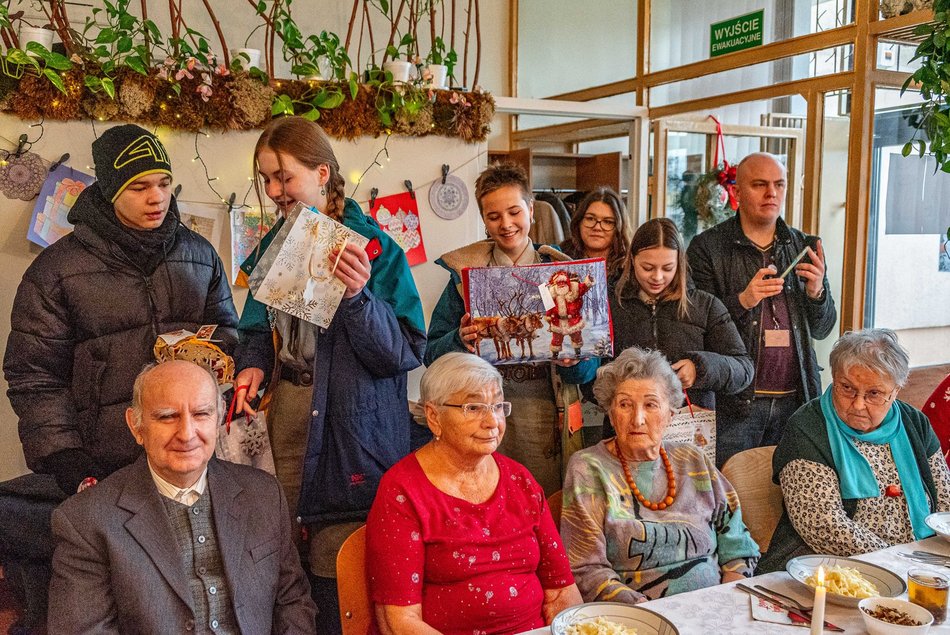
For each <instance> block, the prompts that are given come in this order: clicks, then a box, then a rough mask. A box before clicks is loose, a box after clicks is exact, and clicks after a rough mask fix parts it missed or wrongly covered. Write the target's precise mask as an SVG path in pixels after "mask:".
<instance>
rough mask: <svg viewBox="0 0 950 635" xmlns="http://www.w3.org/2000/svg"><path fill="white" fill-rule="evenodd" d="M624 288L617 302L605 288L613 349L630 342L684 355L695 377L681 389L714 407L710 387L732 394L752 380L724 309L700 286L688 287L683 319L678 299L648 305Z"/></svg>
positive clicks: (671, 355) (674, 359)
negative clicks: (680, 316) (686, 306)
mask: <svg viewBox="0 0 950 635" xmlns="http://www.w3.org/2000/svg"><path fill="white" fill-rule="evenodd" d="M628 288H630V289H631V293H629V294H627V293H626V292H625V293H624V298H623V303H622V304H621V302H620V301H618V299H617V295H616V293H614V292H613V290H611V292H610V315H611V318H612V319H613V325H614V351H615V352H616V353H618V354H619V352H620V351H622V350H624V349H625V348H628V347H630V346H639V347H640V348H652V349H654V350H658V351H660V352H662V353H663V354H664V355H666V358H667V359H668V360H669V361H670V363H671V364H672V363H673V362H677V361H679V360H681V359H689V360H690V361H692V362H693V363H694V364H695V365H696V382H695V383H694V384H693V386H692V388H690V389H689V390H688V391H687V393H688V394H689V399H690V401H691V402H692V403H694V404H696V405H699V406H702V407H704V408H710V409H712V408H715V404H716V400H715V393H720V394H730V395H731V394H735V393H737V392H739V391H741V390H742V389H743V388H745V387H746V386H748V385H749V384H750V383H751V382H752V375H753V372H754V368H753V366H752V360H751V359H749V356H748V354H747V353H746V350H745V346H744V345H743V344H742V339H741V338H740V337H739V333H738V331H736V325H735V324H733V323H732V318H731V317H729V312H728V311H726V307H724V306H723V305H722V302H720V301H719V300H718V299H716V298H715V297H713V296H712V295H710V294H708V293H706V292H705V291H699V290H697V289H690V290H689V291H688V292H687V298H688V299H689V313H688V315H687V317H686V319H680V318H679V316H678V315H677V311H678V309H679V302H678V301H668V302H661V303H659V304H657V305H652V306H651V305H648V304H647V303H646V302H644V301H643V300H641V299H640V298H639V297H637V295H636V291H634V290H633V288H632V285H631V287H628Z"/></svg>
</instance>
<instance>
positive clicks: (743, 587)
mask: <svg viewBox="0 0 950 635" xmlns="http://www.w3.org/2000/svg"><path fill="white" fill-rule="evenodd" d="M736 588H737V589H740V590H742V591H745V592H746V593H748V594H749V595H754V596H755V597H757V598H760V599H763V600H765V601H766V602H771V603H772V604H774V605H775V606H777V607H779V608H781V609H782V610H784V611H788V613H789V614H790V615H795V616H796V617H799V618H801V619H803V620H805V621H806V622H807V623H808V624H811V617H810V616H808V615H806V614H805V613H803V612H802V611H800V610H798V609H797V608H796V607H794V606H792V605H791V604H789V603H787V602H783V601H781V600H779V599H777V598H774V597H772V596H771V595H766V594H765V593H762V592H760V591H756V590H755V589H753V588H751V587H747V586H746V585H744V584H742V583H741V582H740V583H738V584H736ZM824 630H826V631H833V632H835V633H843V632H844V629H843V628H841V627H839V626H835V625H834V624H832V623H831V622H825V623H824Z"/></svg>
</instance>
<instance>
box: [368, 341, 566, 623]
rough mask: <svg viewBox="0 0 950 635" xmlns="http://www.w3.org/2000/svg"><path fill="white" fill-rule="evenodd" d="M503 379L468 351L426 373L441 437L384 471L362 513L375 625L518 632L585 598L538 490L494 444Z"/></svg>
mask: <svg viewBox="0 0 950 635" xmlns="http://www.w3.org/2000/svg"><path fill="white" fill-rule="evenodd" d="M501 385H502V380H501V375H500V374H499V373H498V371H497V370H496V369H495V368H494V367H493V366H491V365H490V364H489V363H488V362H486V361H484V360H483V359H481V358H479V357H477V356H475V355H470V354H468V353H448V354H446V355H443V356H442V357H440V358H439V359H438V360H436V361H435V362H433V364H432V365H431V366H430V367H429V368H428V370H426V373H425V375H423V378H422V384H421V387H420V390H421V400H420V401H421V402H422V403H423V404H424V405H425V415H426V421H427V423H428V425H429V429H430V430H431V431H432V434H433V437H434V439H433V440H432V441H431V442H430V443H428V444H427V445H425V446H423V447H422V448H420V449H419V450H418V451H417V452H415V453H414V454H410V455H409V456H407V457H406V458H404V459H403V460H401V461H400V462H399V463H397V464H396V465H394V466H393V467H392V468H391V469H390V470H389V471H388V472H387V473H386V474H385V476H383V479H382V481H381V483H380V486H379V491H378V492H377V494H376V500H375V502H374V503H373V508H372V510H371V511H370V513H369V518H368V519H367V521H366V528H367V558H366V560H367V562H368V563H371V566H370V567H369V568H368V571H367V575H368V578H369V587H370V597H371V599H372V601H373V602H374V604H375V607H376V608H375V616H376V629H377V630H376V632H379V633H383V634H385V635H390V634H392V635H401V634H403V633H406V634H410V633H411V634H412V635H426V634H433V633H445V634H446V635H448V634H452V633H459V634H462V633H464V634H465V635H470V634H471V633H472V632H473V631H474V632H478V633H484V634H485V635H493V634H501V633H521V632H523V631H526V630H530V629H533V628H537V627H539V626H544V625H545V624H550V623H551V620H552V619H553V618H554V616H555V615H556V614H557V613H558V612H560V611H561V610H562V609H564V608H567V607H569V606H572V605H574V604H579V603H580V602H581V597H580V593H579V592H578V590H577V586H576V585H575V584H574V578H573V577H572V575H571V568H570V564H569V563H568V561H567V555H566V553H565V552H564V546H563V545H562V544H561V537H560V535H559V534H558V531H557V527H556V526H555V524H554V521H553V520H552V518H551V512H550V510H549V509H548V505H547V501H546V500H545V498H544V492H543V490H542V489H541V486H540V485H538V483H537V482H536V481H535V480H534V478H533V477H532V476H531V474H530V473H529V472H528V470H527V469H526V468H525V467H524V466H522V465H521V464H519V463H517V462H516V461H513V460H512V459H509V458H507V457H505V456H504V455H501V454H498V453H497V452H496V451H495V450H496V448H497V447H498V444H499V443H500V442H501V439H502V437H503V436H504V434H505V417H507V416H508V415H509V414H511V404H510V403H509V402H507V401H504V395H503V393H502V387H501Z"/></svg>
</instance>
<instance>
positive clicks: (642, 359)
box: [594, 346, 683, 408]
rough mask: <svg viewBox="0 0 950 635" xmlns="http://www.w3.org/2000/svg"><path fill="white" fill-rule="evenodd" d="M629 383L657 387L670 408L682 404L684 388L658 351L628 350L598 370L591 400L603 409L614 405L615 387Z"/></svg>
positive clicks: (633, 348) (631, 348) (635, 348)
mask: <svg viewBox="0 0 950 635" xmlns="http://www.w3.org/2000/svg"><path fill="white" fill-rule="evenodd" d="M631 379H649V380H652V381H655V382H657V383H658V384H660V385H661V386H662V387H663V389H664V391H665V393H666V399H667V401H668V402H669V404H670V407H671V408H679V407H680V406H681V405H682V404H683V384H682V382H680V379H679V377H677V376H676V373H675V372H674V371H673V368H672V367H671V366H670V363H669V362H668V361H666V357H665V356H664V355H663V353H661V352H660V351H653V350H647V349H643V348H637V347H636V346H631V347H630V348H628V349H627V350H625V351H623V352H622V353H620V354H619V355H617V357H616V358H615V359H614V360H613V361H612V362H610V363H609V364H607V365H606V366H601V367H600V368H599V369H598V370H597V379H595V380H594V397H596V398H597V403H599V404H600V405H601V407H603V408H609V407H610V404H611V403H613V400H614V395H615V394H616V393H617V386H619V385H620V384H622V383H623V382H625V381H629V380H631Z"/></svg>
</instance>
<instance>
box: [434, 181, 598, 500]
mask: <svg viewBox="0 0 950 635" xmlns="http://www.w3.org/2000/svg"><path fill="white" fill-rule="evenodd" d="M475 199H476V200H477V202H478V208H479V210H480V211H481V215H482V222H484V223H485V230H486V231H487V233H488V238H487V239H486V240H482V241H479V242H477V243H472V244H471V245H468V246H466V247H462V248H460V249H456V250H455V251H451V252H449V253H447V254H444V255H443V256H442V257H441V258H439V259H438V260H437V261H436V262H437V263H438V264H440V265H442V266H443V267H445V269H447V270H448V272H449V282H448V284H447V285H446V287H445V290H444V291H443V292H442V297H440V298H439V302H438V304H437V305H436V307H435V310H434V311H433V312H432V319H431V321H430V323H429V333H428V338H429V344H428V347H427V348H426V355H425V361H426V364H427V365H428V364H431V363H432V362H434V361H435V360H436V359H438V358H439V357H441V356H442V355H444V354H445V353H448V352H451V351H460V352H465V351H468V352H470V353H475V340H476V336H477V332H478V327H477V326H475V325H474V324H473V321H472V316H471V315H470V314H469V313H468V312H466V310H465V302H464V300H463V299H462V294H461V292H460V289H461V284H462V269H464V268H466V267H493V266H507V267H511V266H515V265H528V264H536V263H541V262H558V261H566V260H570V257H569V256H567V255H565V254H563V253H561V252H560V251H558V249H557V248H556V247H550V246H548V245H535V244H533V243H532V242H531V240H530V238H529V237H528V230H529V229H530V228H531V222H532V219H533V217H534V199H533V197H532V196H531V188H530V186H529V184H528V177H527V175H526V174H525V172H524V170H523V169H521V168H520V167H518V166H515V165H512V164H501V165H493V166H490V167H489V168H488V169H486V170H485V171H484V172H482V173H481V175H479V177H478V180H477V181H476V182H475ZM555 364H557V365H558V366H560V368H559V372H560V373H561V374H562V376H563V377H564V379H565V381H568V382H570V383H583V382H584V381H588V380H589V379H592V378H593V372H594V371H593V368H594V365H593V364H592V363H591V362H581V363H580V364H578V363H577V362H576V361H574V360H571V361H557V362H555ZM551 368H552V365H551V364H550V363H546V364H510V365H505V366H501V367H499V371H500V372H501V374H502V377H503V378H504V392H505V395H506V397H507V398H508V400H509V401H510V402H511V404H512V407H511V417H510V418H509V420H508V422H509V425H508V434H507V435H506V436H505V438H504V440H503V441H502V443H501V446H500V447H499V451H500V452H501V453H503V454H506V455H507V456H509V457H511V458H513V459H515V460H516V461H518V462H519V463H521V464H522V465H524V466H525V467H527V468H528V470H529V471H530V472H531V474H532V476H534V478H535V479H536V480H537V481H538V483H539V484H540V485H541V487H543V488H544V491H545V493H546V494H547V495H550V494H552V493H553V492H556V491H557V490H559V489H561V452H560V433H559V431H558V413H557V406H556V404H555V392H554V386H553V384H552V377H551Z"/></svg>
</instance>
